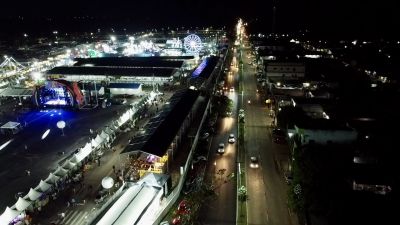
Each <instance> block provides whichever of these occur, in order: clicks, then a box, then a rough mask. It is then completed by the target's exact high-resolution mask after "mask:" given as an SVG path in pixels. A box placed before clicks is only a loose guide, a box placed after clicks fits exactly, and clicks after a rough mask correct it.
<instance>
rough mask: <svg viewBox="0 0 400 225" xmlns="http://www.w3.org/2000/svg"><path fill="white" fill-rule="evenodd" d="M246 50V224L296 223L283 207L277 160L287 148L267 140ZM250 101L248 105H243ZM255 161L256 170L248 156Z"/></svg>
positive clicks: (263, 113)
mask: <svg viewBox="0 0 400 225" xmlns="http://www.w3.org/2000/svg"><path fill="white" fill-rule="evenodd" d="M248 52H249V50H248V49H246V50H244V52H243V53H244V54H243V71H244V73H243V91H244V96H243V98H244V102H245V103H244V104H245V105H244V106H243V107H244V109H245V121H246V122H245V137H244V138H245V149H246V171H247V186H248V195H249V200H248V204H247V206H248V207H247V213H248V224H249V225H269V224H273V225H290V224H296V222H293V218H292V217H291V216H290V214H289V211H288V208H287V204H286V203H287V188H288V187H287V185H286V184H285V183H284V181H283V175H282V172H281V166H280V163H279V161H280V159H278V160H276V159H277V158H279V157H278V156H280V155H281V154H284V153H283V152H284V151H286V153H287V151H288V149H287V147H285V146H279V145H276V144H275V143H272V141H271V135H270V127H269V125H270V123H271V118H270V117H269V116H268V109H267V107H266V104H265V97H263V96H260V95H259V94H258V93H257V80H256V77H255V75H254V74H255V72H256V71H255V68H254V66H252V65H249V64H248V63H249V62H250V60H251V59H248V58H247V57H246V56H247V53H248ZM248 100H250V101H251V103H250V104H249V103H247V101H248ZM251 156H257V157H258V158H259V163H260V167H259V168H250V167H249V165H250V157H251Z"/></svg>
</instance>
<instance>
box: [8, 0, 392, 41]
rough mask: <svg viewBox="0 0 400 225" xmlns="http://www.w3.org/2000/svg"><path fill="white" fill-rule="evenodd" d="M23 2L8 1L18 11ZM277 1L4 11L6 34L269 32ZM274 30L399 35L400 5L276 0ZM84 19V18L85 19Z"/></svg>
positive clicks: (36, 6)
mask: <svg viewBox="0 0 400 225" xmlns="http://www.w3.org/2000/svg"><path fill="white" fill-rule="evenodd" d="M18 4H20V2H6V3H5V4H4V6H5V7H4V8H9V9H14V8H16V7H17V5H18ZM272 5H273V0H268V1H261V0H247V1H245V2H242V3H241V4H238V3H237V2H231V1H227V0H221V1H211V0H203V1H200V0H194V1H190V2H187V1H184V0H170V1H160V2H158V1H146V2H128V3H127V2H123V1H119V0H115V1H112V2H110V1H107V2H106V1H96V2H95V1H90V0H89V1H85V2H77V1H76V2H75V1H74V0H72V2H69V3H68V4H65V5H55V4H54V3H51V2H50V1H41V2H34V3H30V2H28V3H24V4H22V5H21V6H19V7H18V11H17V10H5V11H4V13H3V14H2V15H0V25H1V27H2V28H3V31H5V32H2V34H3V35H4V34H16V35H17V36H18V35H21V34H22V33H24V32H27V33H46V32H49V31H52V30H60V31H61V32H73V31H76V32H82V31H87V32H93V31H94V30H97V28H101V29H111V28H114V29H115V30H123V29H124V28H126V29H127V31H139V30H146V29H153V28H160V27H168V26H169V27H182V26H183V27H196V26H198V27H203V26H215V27H224V26H225V27H228V28H230V27H232V26H233V25H234V24H235V23H236V20H237V19H238V18H243V19H244V20H245V22H248V24H249V28H250V30H253V31H254V32H271V30H272V20H273V16H272ZM276 6H277V7H276V32H277V33H291V32H298V31H300V30H302V31H304V30H308V31H309V32H310V33H311V34H313V35H315V36H317V37H328V38H366V39H376V38H396V37H399V35H398V34H397V33H398V32H396V28H397V27H399V26H400V15H398V14H396V12H397V11H398V9H399V7H398V6H397V5H395V4H394V2H390V1H386V2H385V1H383V2H380V3H379V4H378V3H375V2H372V1H361V0H356V1H352V2H351V3H349V2H348V1H344V0H339V1H334V2H325V1H322V0H299V1H290V0H276ZM82 18H84V19H82Z"/></svg>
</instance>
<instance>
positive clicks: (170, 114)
mask: <svg viewBox="0 0 400 225" xmlns="http://www.w3.org/2000/svg"><path fill="white" fill-rule="evenodd" d="M198 96H199V92H198V91H195V90H190V89H185V90H184V91H178V92H176V93H175V94H174V95H173V96H172V97H171V98H170V104H169V105H165V106H164V108H163V112H166V113H165V114H163V113H161V114H160V115H162V117H161V118H163V119H160V118H159V117H157V119H155V118H152V119H151V120H150V123H149V124H148V125H146V135H144V136H141V137H135V138H134V139H133V141H132V144H130V145H128V146H127V147H126V148H125V149H124V151H123V152H122V154H123V153H128V152H133V151H143V152H146V153H149V154H152V155H156V156H159V157H162V156H163V155H165V153H166V151H167V150H168V147H169V146H170V145H171V143H172V141H173V139H174V138H175V136H176V134H177V132H178V130H179V129H180V128H181V126H182V123H183V121H184V120H185V118H186V117H187V115H188V113H189V112H190V110H191V109H192V107H193V105H194V103H195V102H196V100H197V98H198ZM145 140H146V141H145Z"/></svg>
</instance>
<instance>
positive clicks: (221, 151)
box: [217, 143, 225, 154]
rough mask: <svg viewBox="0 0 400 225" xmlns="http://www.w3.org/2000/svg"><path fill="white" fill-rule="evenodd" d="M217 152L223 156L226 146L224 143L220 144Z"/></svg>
mask: <svg viewBox="0 0 400 225" xmlns="http://www.w3.org/2000/svg"><path fill="white" fill-rule="evenodd" d="M217 152H218V153H219V154H223V153H224V152H225V144H224V143H220V144H219V145H218V150H217Z"/></svg>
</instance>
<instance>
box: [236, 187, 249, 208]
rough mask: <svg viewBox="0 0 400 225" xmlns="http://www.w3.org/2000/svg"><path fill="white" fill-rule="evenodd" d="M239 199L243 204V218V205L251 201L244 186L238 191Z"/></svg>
mask: <svg viewBox="0 0 400 225" xmlns="http://www.w3.org/2000/svg"><path fill="white" fill-rule="evenodd" d="M238 199H239V201H240V203H241V204H240V205H241V210H240V211H241V214H240V216H243V203H245V202H246V201H247V200H248V199H249V196H248V195H247V189H246V187H245V186H243V185H242V186H241V187H240V188H239V190H238Z"/></svg>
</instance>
